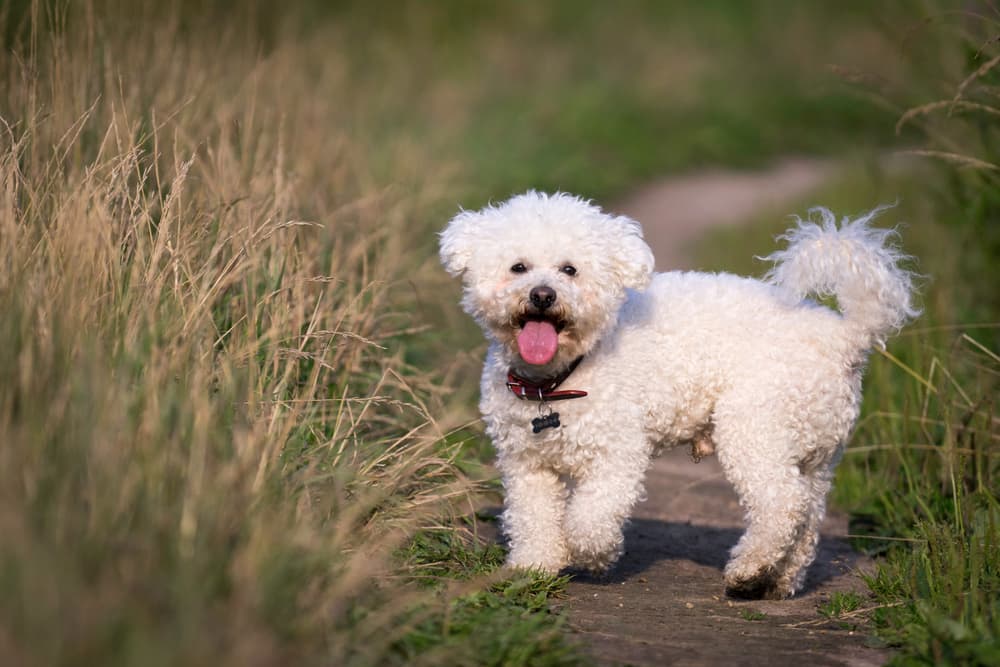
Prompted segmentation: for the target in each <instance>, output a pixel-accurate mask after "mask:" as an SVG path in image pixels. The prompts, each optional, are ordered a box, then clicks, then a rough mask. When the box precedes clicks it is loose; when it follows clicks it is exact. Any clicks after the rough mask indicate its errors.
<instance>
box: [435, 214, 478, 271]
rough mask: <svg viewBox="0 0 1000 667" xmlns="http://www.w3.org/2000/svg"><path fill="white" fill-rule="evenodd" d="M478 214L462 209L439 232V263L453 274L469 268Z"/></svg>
mask: <svg viewBox="0 0 1000 667" xmlns="http://www.w3.org/2000/svg"><path fill="white" fill-rule="evenodd" d="M478 219H479V214H478V213H476V212H473V211H462V212H461V213H459V214H458V215H456V216H455V217H454V218H452V219H451V222H449V223H448V226H447V227H445V229H444V231H443V232H441V264H443V265H444V270H445V271H447V272H448V273H450V274H451V275H453V276H460V275H462V274H463V273H465V271H466V270H467V269H468V268H469V262H471V260H472V249H473V247H474V235H473V231H474V227H475V226H476V221H477V220H478Z"/></svg>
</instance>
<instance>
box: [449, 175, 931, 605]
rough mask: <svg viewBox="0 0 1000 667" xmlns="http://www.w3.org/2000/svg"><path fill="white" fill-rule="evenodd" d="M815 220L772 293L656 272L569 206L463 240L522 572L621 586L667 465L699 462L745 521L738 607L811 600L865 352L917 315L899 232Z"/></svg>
mask: <svg viewBox="0 0 1000 667" xmlns="http://www.w3.org/2000/svg"><path fill="white" fill-rule="evenodd" d="M816 212H818V214H819V215H820V217H821V218H822V220H821V224H814V223H811V222H808V221H802V220H799V221H798V225H797V227H796V228H795V229H792V230H791V231H790V232H788V234H787V235H786V236H784V237H782V238H784V239H786V240H787V241H788V248H787V249H786V250H784V251H780V252H776V253H774V254H773V255H771V256H770V257H769V258H768V259H769V260H771V261H773V262H774V263H775V266H774V268H773V270H772V271H771V273H770V274H769V275H768V277H767V279H766V280H765V281H764V282H761V281H758V280H753V279H749V278H741V277H737V276H734V275H728V274H705V273H692V272H683V273H682V272H670V273H653V272H652V270H653V255H652V253H651V251H650V249H649V247H648V246H647V245H646V243H645V242H644V241H643V238H642V231H641V229H640V227H639V224H638V223H637V222H635V221H634V220H630V219H628V218H625V217H613V216H610V215H607V214H605V213H603V212H602V211H601V210H600V209H599V208H597V207H595V206H593V205H590V204H589V203H588V202H586V201H583V200H581V199H578V198H576V197H573V196H570V195H565V194H556V195H551V196H549V195H544V194H540V193H536V192H529V193H527V194H524V195H521V196H517V197H514V198H513V199H511V200H510V201H508V202H506V203H504V204H502V205H500V206H490V207H488V208H485V209H483V210H481V211H476V212H472V211H463V212H461V213H460V214H459V215H457V216H456V217H455V218H454V219H453V220H452V221H451V223H450V224H449V225H448V227H447V228H446V229H445V231H444V232H443V233H442V234H441V261H442V262H443V264H444V266H445V268H446V269H447V270H448V272H449V273H451V274H452V275H456V276H458V275H461V276H462V278H463V282H464V292H463V294H464V296H463V299H462V305H463V307H464V309H465V310H466V312H468V313H469V314H470V315H472V316H473V317H474V318H475V319H476V321H477V322H478V323H479V324H480V325H481V326H482V328H483V331H484V332H485V333H486V336H487V338H488V339H489V341H490V347H489V352H488V353H487V357H486V363H485V368H484V369H483V376H482V385H481V391H482V400H481V402H480V409H481V410H482V413H483V416H484V418H485V421H486V429H487V432H488V433H489V435H490V437H492V439H493V442H494V444H495V446H496V449H497V454H498V466H499V468H500V471H501V473H502V475H503V484H504V489H505V492H506V501H505V510H504V513H503V525H504V529H505V532H506V533H507V536H508V538H509V542H510V554H509V558H508V565H510V566H514V567H531V568H538V569H541V570H544V571H547V572H557V571H559V570H560V569H562V568H564V567H568V566H574V567H582V568H587V569H591V570H603V569H606V568H607V567H609V566H610V565H611V564H612V563H614V562H615V560H616V559H617V558H618V556H619V555H620V554H621V553H622V550H623V541H624V540H623V537H622V527H623V525H624V523H625V521H626V519H627V518H628V516H629V513H630V511H631V509H632V507H633V505H634V504H635V503H636V501H637V500H639V499H640V497H641V496H642V494H643V488H642V485H643V476H644V473H645V470H646V467H647V465H648V463H649V460H650V456H651V455H652V454H654V453H656V452H657V451H658V450H659V449H661V448H663V447H673V446H676V445H685V446H691V447H692V453H693V455H694V456H696V457H698V456H701V455H703V454H709V453H712V452H713V451H714V452H716V453H717V454H718V457H719V461H720V462H721V463H722V467H723V468H724V470H725V472H726V476H727V477H728V479H729V480H730V482H731V483H732V484H733V485H734V486H735V487H736V490H737V492H738V493H739V496H740V501H741V503H742V505H743V507H744V509H745V510H746V519H747V522H748V524H749V526H748V528H747V531H746V533H745V534H744V535H743V537H742V538H741V539H740V541H739V543H738V544H737V545H736V547H734V549H733V551H732V557H731V559H730V561H729V563H728V564H727V566H726V568H725V582H726V587H727V593H729V594H730V595H733V596H737V597H749V598H759V597H765V598H772V599H774V598H784V597H787V596H790V595H792V594H794V593H795V592H796V590H798V589H799V588H800V587H801V585H802V582H803V579H804V578H805V570H806V567H807V566H808V565H809V564H810V563H811V562H812V560H813V558H814V557H815V554H816V545H817V542H818V540H819V534H818V527H819V524H820V521H821V520H822V518H823V513H824V510H825V499H826V495H827V491H828V490H829V488H830V481H831V478H832V475H833V468H834V466H835V464H836V463H837V461H838V460H839V458H840V456H841V453H842V452H843V447H844V443H845V441H846V440H847V438H848V435H849V434H850V432H851V429H852V427H853V425H854V422H855V419H856V418H857V416H858V409H859V404H860V401H861V375H862V371H863V369H864V366H865V362H866V359H867V355H868V351H869V350H870V349H871V348H872V346H874V345H881V344H882V343H883V340H884V338H885V336H886V335H887V334H889V333H890V332H893V331H895V330H897V329H898V328H899V327H901V326H902V325H903V324H904V323H905V322H906V321H907V320H908V319H909V318H911V317H913V316H915V315H916V314H917V310H916V309H915V308H914V307H913V306H912V305H911V298H910V293H911V275H910V274H909V273H907V272H906V271H904V270H903V269H901V268H900V267H899V266H898V263H899V261H900V259H902V258H903V256H902V255H901V254H900V253H898V252H897V251H896V250H895V249H894V248H893V247H891V246H890V245H888V244H887V237H889V236H890V235H891V234H892V232H889V231H886V230H878V229H872V228H870V227H869V226H868V223H869V221H870V220H871V219H872V218H873V217H874V215H875V214H876V213H877V212H878V210H876V211H873V212H872V213H870V214H868V215H866V216H864V217H862V218H860V219H858V220H855V221H849V220H845V221H844V222H843V223H842V224H841V226H840V227H838V226H837V224H836V220H835V219H834V216H833V214H831V213H830V212H829V211H827V210H825V209H816ZM810 293H811V294H818V295H834V296H835V297H836V299H837V302H838V306H839V308H840V310H841V311H842V312H841V313H837V312H835V311H833V310H830V309H828V308H826V307H823V306H820V305H817V304H816V303H814V302H812V301H809V300H807V299H806V298H805V296H806V295H807V294H810ZM555 401H559V402H558V403H555ZM556 410H558V412H556Z"/></svg>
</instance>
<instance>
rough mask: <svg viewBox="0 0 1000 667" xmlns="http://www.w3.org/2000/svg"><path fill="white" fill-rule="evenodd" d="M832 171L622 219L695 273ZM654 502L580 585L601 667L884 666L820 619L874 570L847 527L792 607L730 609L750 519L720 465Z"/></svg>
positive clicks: (839, 529) (630, 209)
mask: <svg viewBox="0 0 1000 667" xmlns="http://www.w3.org/2000/svg"><path fill="white" fill-rule="evenodd" d="M832 172H833V168H832V167H831V166H830V165H829V164H827V163H822V162H815V161H809V160H788V161H785V162H782V163H780V164H779V165H777V166H776V167H774V168H772V169H769V170H767V171H765V172H758V173H754V174H744V173H732V172H720V171H713V172H705V173H702V174H695V175H692V176H688V177H684V178H680V179H672V180H670V181H667V182H665V183H662V184H659V185H653V186H651V187H649V188H645V189H643V190H640V191H639V192H637V193H636V195H635V196H634V197H633V198H631V199H630V200H628V201H626V202H623V203H622V204H621V205H620V206H618V207H617V211H618V212H621V213H625V214H627V215H630V216H632V217H634V218H636V219H638V220H639V221H641V222H642V224H643V227H644V229H645V231H646V236H647V239H648V240H649V242H650V245H651V246H652V247H653V251H654V253H655V254H656V257H657V265H658V268H660V269H677V268H691V262H690V261H689V260H688V255H687V253H686V249H687V247H688V246H689V245H690V243H691V242H693V241H694V240H696V239H697V238H698V236H699V235H700V234H702V233H703V232H704V231H705V230H706V229H707V228H709V227H712V226H715V225H726V224H738V223H740V222H742V221H744V220H746V219H747V218H748V217H749V216H750V215H752V214H753V213H756V212H759V211H761V210H766V209H769V208H771V207H776V206H780V205H781V204H783V203H787V202H788V200H790V199H794V198H795V197H800V196H803V195H805V194H807V193H808V192H809V191H810V190H813V189H815V188H816V187H817V186H818V185H819V184H821V183H822V182H823V181H824V180H826V179H828V178H829V177H830V176H831V174H832ZM646 487H647V500H646V501H645V502H643V503H642V504H641V505H640V506H639V507H637V509H636V511H635V512H634V515H633V520H632V522H631V524H630V526H629V528H628V530H627V534H626V554H625V555H624V556H623V557H622V560H621V561H620V562H619V563H618V565H617V566H616V568H615V569H614V570H613V571H612V572H611V573H610V574H609V575H608V576H606V577H603V578H587V577H580V576H578V577H576V578H575V579H574V581H573V582H572V583H571V584H570V587H569V599H568V601H567V602H566V604H567V605H568V607H569V618H570V624H571V626H572V628H573V629H574V631H575V632H576V633H577V634H578V636H579V638H580V640H581V641H582V642H584V644H585V645H587V646H588V647H589V649H590V653H591V655H592V656H593V657H594V659H595V660H596V661H597V663H598V664H602V665H615V664H632V665H785V664H799V665H802V666H803V667H805V666H806V665H808V666H810V667H811V666H812V665H880V664H883V663H884V662H885V661H886V660H887V659H888V657H889V654H888V653H886V652H884V651H881V650H876V649H871V648H866V647H865V645H864V643H865V639H866V637H865V633H864V632H853V631H852V630H851V629H850V628H849V627H841V625H840V624H838V623H829V622H824V619H823V618H822V617H821V616H820V615H819V614H818V613H817V607H818V606H819V605H820V604H822V603H823V602H825V601H826V600H827V599H829V596H830V594H831V593H833V592H834V591H847V590H856V591H864V590H865V586H864V583H863V582H862V581H861V579H860V578H859V576H858V574H857V571H858V570H865V569H868V568H870V567H871V563H870V562H869V561H868V560H867V559H865V558H863V557H862V556H860V555H859V554H857V553H855V552H853V551H852V550H851V548H850V547H849V546H848V545H847V543H846V542H845V541H844V540H842V539H839V538H837V537H836V536H838V535H844V534H845V533H846V532H847V520H846V517H844V516H841V515H837V514H833V515H831V516H829V517H828V518H827V520H826V523H825V524H824V526H823V537H822V540H821V543H820V554H819V557H818V559H817V562H816V563H814V564H813V566H812V567H811V569H810V572H809V580H808V582H807V585H806V590H805V592H804V593H802V594H800V595H798V596H797V597H796V598H794V599H792V600H787V601H782V602H769V601H761V602H739V601H730V600H728V599H727V598H726V597H725V596H724V595H723V585H722V567H723V565H724V564H725V561H726V557H727V554H728V552H729V549H730V548H731V547H732V546H733V545H734V544H735V543H736V540H737V539H738V537H739V535H740V534H741V532H742V513H741V511H740V508H739V505H738V504H737V501H736V495H735V494H734V493H733V491H732V489H731V488H730V486H729V484H728V482H726V480H725V478H724V477H723V475H722V471H721V468H720V467H719V465H718V462H717V461H716V459H715V458H714V457H710V458H707V459H704V460H702V461H701V463H697V464H695V463H694V462H692V461H691V459H690V456H689V455H688V453H687V451H681V450H675V451H673V452H669V453H667V454H666V455H665V456H663V457H661V458H659V459H657V460H656V461H655V462H654V464H653V466H652V467H651V468H650V471H649V474H648V476H647V484H646Z"/></svg>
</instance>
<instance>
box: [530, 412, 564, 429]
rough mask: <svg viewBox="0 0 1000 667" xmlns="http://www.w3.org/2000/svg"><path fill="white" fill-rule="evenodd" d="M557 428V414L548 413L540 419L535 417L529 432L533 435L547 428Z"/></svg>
mask: <svg viewBox="0 0 1000 667" xmlns="http://www.w3.org/2000/svg"><path fill="white" fill-rule="evenodd" d="M558 427H559V413H558V412H550V413H549V414H547V415H542V416H541V417H535V418H534V419H532V420H531V431H532V432H533V433H541V432H542V431H543V430H545V429H547V428H558Z"/></svg>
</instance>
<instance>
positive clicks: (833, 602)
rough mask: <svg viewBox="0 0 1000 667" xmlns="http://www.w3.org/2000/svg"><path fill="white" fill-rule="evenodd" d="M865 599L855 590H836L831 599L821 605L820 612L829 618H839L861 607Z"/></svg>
mask: <svg viewBox="0 0 1000 667" xmlns="http://www.w3.org/2000/svg"><path fill="white" fill-rule="evenodd" d="M864 600H865V599H864V597H863V596H862V595H860V594H859V593H855V592H854V591H846V592H844V591H834V592H833V593H831V594H830V599H829V600H827V601H826V602H825V603H823V604H822V605H820V607H819V613H820V614H821V615H823V616H826V617H827V618H839V617H841V616H843V615H844V614H846V613H848V612H852V611H856V610H858V609H860V608H861V605H862V604H863V603H864Z"/></svg>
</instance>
